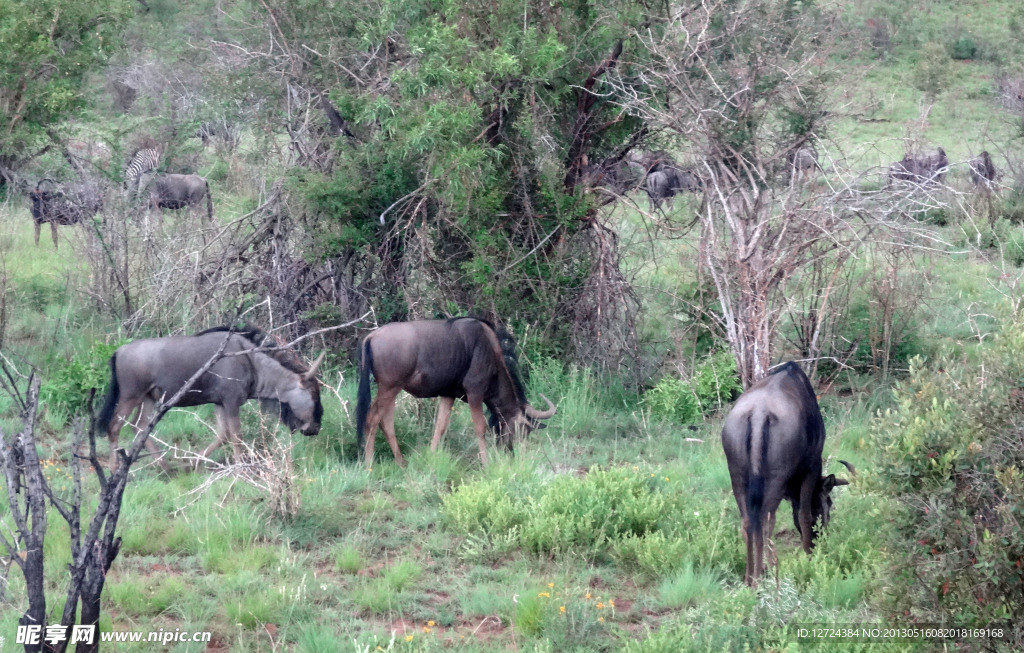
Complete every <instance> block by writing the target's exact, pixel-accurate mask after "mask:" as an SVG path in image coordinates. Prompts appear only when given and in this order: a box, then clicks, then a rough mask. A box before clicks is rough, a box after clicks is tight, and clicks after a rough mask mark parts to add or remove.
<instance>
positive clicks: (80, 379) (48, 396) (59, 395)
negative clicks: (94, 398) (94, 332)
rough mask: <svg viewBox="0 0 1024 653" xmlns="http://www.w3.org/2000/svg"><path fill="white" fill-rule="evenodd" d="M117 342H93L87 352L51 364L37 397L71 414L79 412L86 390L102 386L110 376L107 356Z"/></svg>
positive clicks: (87, 393) (108, 356) (81, 410)
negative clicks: (109, 343)
mask: <svg viewBox="0 0 1024 653" xmlns="http://www.w3.org/2000/svg"><path fill="white" fill-rule="evenodd" d="M121 344H122V342H117V343H114V344H111V345H108V344H106V343H102V342H97V343H95V344H94V345H93V346H92V348H91V349H90V350H89V351H88V352H87V353H85V354H82V355H77V356H75V357H73V358H72V359H71V360H68V361H65V362H62V363H58V364H57V365H56V366H55V367H52V368H51V371H50V374H49V376H48V378H47V379H46V381H45V382H44V383H43V384H42V386H41V387H40V389H39V397H40V400H41V401H42V402H43V403H44V404H46V405H51V406H57V407H60V408H62V409H64V410H66V411H67V412H68V413H69V414H71V415H74V414H76V413H79V412H83V411H84V410H85V408H86V405H85V404H86V401H87V399H88V396H89V390H91V389H93V388H96V389H102V388H103V387H104V386H106V384H107V381H108V380H109V379H110V357H111V356H112V355H113V353H114V350H116V349H117V348H118V347H120V346H121Z"/></svg>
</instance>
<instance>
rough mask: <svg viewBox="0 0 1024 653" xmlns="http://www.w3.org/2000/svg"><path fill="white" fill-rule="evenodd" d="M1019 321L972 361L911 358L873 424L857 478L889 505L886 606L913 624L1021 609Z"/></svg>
mask: <svg viewBox="0 0 1024 653" xmlns="http://www.w3.org/2000/svg"><path fill="white" fill-rule="evenodd" d="M1021 327H1022V325H1021V324H1019V323H1018V324H1015V325H1011V326H1010V327H1009V328H1007V329H1006V330H1005V331H1004V333H1003V334H1001V335H1000V336H999V338H998V340H997V341H996V344H995V346H994V347H992V348H990V349H988V350H985V351H984V352H983V353H982V360H981V361H980V365H979V367H978V368H977V369H974V368H970V367H966V366H964V365H962V364H961V363H959V362H956V363H954V362H953V361H938V362H937V363H936V365H934V366H933V367H927V366H925V365H924V364H923V363H922V361H921V360H920V359H915V360H914V361H912V364H911V371H910V377H909V378H908V379H907V381H906V382H904V383H899V384H897V386H896V389H895V390H894V395H895V400H896V407H895V408H894V409H891V410H888V411H886V413H885V414H884V415H879V417H878V419H877V422H876V424H875V426H874V428H873V432H872V436H871V439H872V440H873V442H872V443H871V445H872V446H871V447H870V448H871V450H873V451H876V452H877V453H878V456H877V459H876V461H875V463H874V470H873V473H872V474H871V475H870V476H868V477H867V479H866V480H867V481H868V483H869V485H870V489H872V490H874V491H876V492H878V493H880V494H881V495H883V496H884V497H887V498H889V499H891V500H893V502H894V503H895V505H896V506H897V509H896V510H897V512H896V514H895V515H894V516H893V523H894V525H895V528H896V535H895V536H894V537H896V538H897V539H898V541H897V542H893V543H892V545H891V546H889V547H888V550H889V552H890V555H891V557H892V560H891V563H892V568H893V579H892V580H893V582H892V585H891V587H889V588H888V599H889V601H891V603H892V604H893V606H892V607H893V612H894V614H909V612H908V613H905V612H904V610H908V611H909V610H910V609H911V608H913V611H914V612H913V613H914V615H915V617H916V618H917V619H919V620H921V621H935V622H953V621H955V622H956V623H958V624H963V625H966V626H972V625H978V626H981V625H984V624H991V623H994V622H997V621H1006V620H1012V621H1014V622H1019V620H1020V619H1021V618H1022V617H1024V574H1022V572H1021V565H1022V564H1024V563H1022V560H1024V528H1022V527H1021V515H1022V513H1024V508H1022V506H1024V473H1022V472H1021V470H1022V469H1024V330H1022V328H1021ZM853 589H854V588H843V593H846V592H850V591H852V590H853ZM1016 637H1017V638H1018V640H1020V641H1016V642H1014V644H1015V645H1016V647H1017V648H1019V647H1020V645H1021V644H1024V637H1022V635H1021V634H1020V633H1019V632H1018V633H1017V634H1016Z"/></svg>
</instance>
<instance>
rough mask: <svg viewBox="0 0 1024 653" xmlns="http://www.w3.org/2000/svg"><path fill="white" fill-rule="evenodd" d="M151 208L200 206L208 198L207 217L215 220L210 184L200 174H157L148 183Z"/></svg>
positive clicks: (174, 208) (176, 208)
mask: <svg viewBox="0 0 1024 653" xmlns="http://www.w3.org/2000/svg"><path fill="white" fill-rule="evenodd" d="M148 191H149V208H150V210H154V209H173V210H178V209H184V208H191V207H195V206H199V205H200V203H201V202H202V201H203V197H205V198H206V219H207V221H209V222H212V221H213V199H212V198H211V197H210V184H208V183H207V181H206V179H204V178H203V177H200V176H199V175H176V174H165V175H157V176H156V177H155V178H154V179H153V180H152V181H151V182H150V183H149V185H148Z"/></svg>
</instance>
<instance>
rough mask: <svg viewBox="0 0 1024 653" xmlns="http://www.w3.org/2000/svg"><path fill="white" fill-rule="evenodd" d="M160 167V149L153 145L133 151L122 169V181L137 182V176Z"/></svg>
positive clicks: (130, 183) (127, 182)
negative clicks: (129, 159)
mask: <svg viewBox="0 0 1024 653" xmlns="http://www.w3.org/2000/svg"><path fill="white" fill-rule="evenodd" d="M159 167H160V150H158V149H156V148H155V147H149V148H143V149H141V150H139V151H138V152H136V153H135V156H133V157H132V160H131V162H129V163H128V165H127V167H125V169H124V183H125V184H126V185H132V184H137V183H138V180H139V177H141V176H142V175H144V174H146V173H147V172H153V171H155V170H156V169H157V168H159Z"/></svg>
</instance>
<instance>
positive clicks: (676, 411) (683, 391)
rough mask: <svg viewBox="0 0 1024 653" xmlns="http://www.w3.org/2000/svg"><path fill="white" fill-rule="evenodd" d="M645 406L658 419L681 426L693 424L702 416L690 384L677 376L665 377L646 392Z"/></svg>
mask: <svg viewBox="0 0 1024 653" xmlns="http://www.w3.org/2000/svg"><path fill="white" fill-rule="evenodd" d="M644 404H645V405H647V406H648V407H649V408H650V409H651V412H652V413H653V414H655V415H657V416H658V417H661V418H662V419H667V420H670V421H673V422H679V423H680V424H693V423H694V422H696V421H697V420H699V419H700V415H701V413H700V403H699V402H698V401H697V397H695V396H694V394H693V392H692V390H691V389H690V384H688V383H686V382H685V381H683V380H682V379H680V378H678V377H675V376H666V377H663V378H662V379H661V380H660V381H658V383H657V384H655V386H654V387H653V388H651V389H650V390H648V391H647V392H645V393H644Z"/></svg>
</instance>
